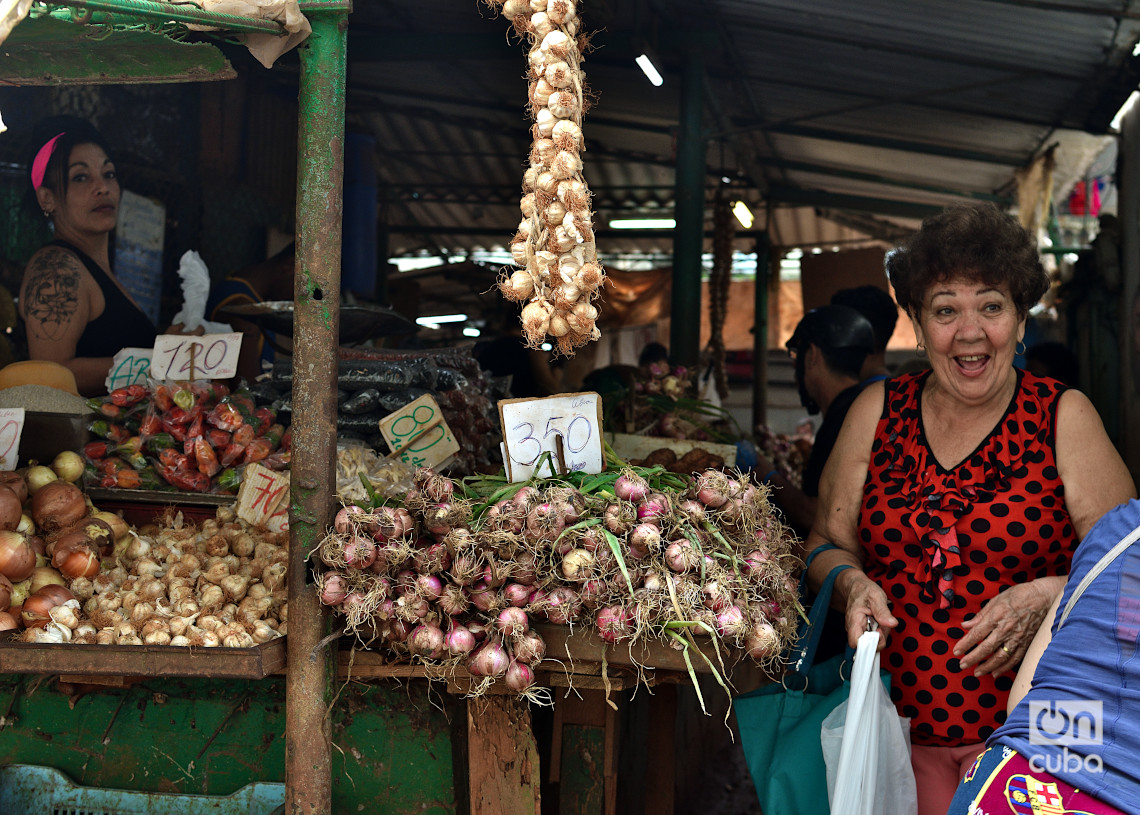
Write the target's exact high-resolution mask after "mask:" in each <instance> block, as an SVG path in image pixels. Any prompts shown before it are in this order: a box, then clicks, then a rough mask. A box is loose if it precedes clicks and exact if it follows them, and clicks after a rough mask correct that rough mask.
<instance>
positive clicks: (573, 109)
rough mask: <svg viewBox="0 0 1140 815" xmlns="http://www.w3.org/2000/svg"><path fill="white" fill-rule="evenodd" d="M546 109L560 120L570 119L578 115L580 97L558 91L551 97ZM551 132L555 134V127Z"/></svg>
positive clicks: (570, 92)
mask: <svg viewBox="0 0 1140 815" xmlns="http://www.w3.org/2000/svg"><path fill="white" fill-rule="evenodd" d="M548 84H549V83H548ZM546 107H547V108H548V109H549V110H550V112H551V113H553V114H554V115H555V116H556V117H558V118H559V119H569V118H571V117H573V116H576V115H577V114H578V97H577V96H576V95H575V94H574V93H573V92H572V91H557V92H555V93H552V94H551V95H550V98H549V100H548V101H547V103H546ZM550 132H551V134H553V133H554V125H551V128H550Z"/></svg>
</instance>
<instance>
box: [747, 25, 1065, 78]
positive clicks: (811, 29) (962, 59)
mask: <svg viewBox="0 0 1140 815" xmlns="http://www.w3.org/2000/svg"><path fill="white" fill-rule="evenodd" d="M781 13H782V14H784V15H785V16H790V15H791V14H792V12H791V10H782V11H781ZM802 15H803V17H804V22H803V23H802V24H799V25H797V24H791V25H780V24H779V23H773V22H769V21H764V22H763V23H761V24H759V25H760V30H762V31H763V32H764V34H766V35H776V36H780V37H794V38H797V39H801V40H808V41H810V42H816V43H830V44H832V45H843V46H848V47H851V48H856V49H858V50H860V51H875V52H879V53H885V54H897V55H899V56H904V57H911V58H913V59H925V60H930V61H931V62H943V63H946V64H948V65H964V66H967V67H970V68H983V69H985V70H988V71H998V72H1001V73H1008V74H1018V73H1025V72H1026V71H1027V70H1031V71H1032V72H1033V73H1036V74H1038V75H1039V76H1044V77H1048V78H1050V79H1065V80H1069V81H1080V80H1081V79H1082V78H1083V77H1082V75H1081V74H1079V73H1075V72H1074V71H1063V70H1059V69H1057V68H1035V69H1027V68H1026V66H1025V65H1024V64H1023V63H1017V62H1001V61H998V60H993V59H979V58H977V57H972V56H970V55H968V54H965V53H962V52H960V51H936V50H934V49H932V48H926V47H919V46H910V45H904V44H903V42H904V40H902V39H899V38H890V39H888V38H883V39H876V40H869V39H868V38H867V37H865V36H864V37H860V36H849V35H839V34H826V33H821V32H820V30H819V22H818V19H816V18H817V15H816V14H815V13H814V12H802ZM809 53H810V52H809ZM1063 62H1064V61H1063V60H1054V61H1053V63H1052V64H1053V65H1058V64H1063Z"/></svg>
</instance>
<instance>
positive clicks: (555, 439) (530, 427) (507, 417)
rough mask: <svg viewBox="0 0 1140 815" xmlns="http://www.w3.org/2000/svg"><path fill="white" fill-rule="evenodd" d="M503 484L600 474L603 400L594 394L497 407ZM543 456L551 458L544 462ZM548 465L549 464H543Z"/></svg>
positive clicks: (511, 401) (508, 402) (506, 402)
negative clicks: (504, 478)
mask: <svg viewBox="0 0 1140 815" xmlns="http://www.w3.org/2000/svg"><path fill="white" fill-rule="evenodd" d="M499 422H500V424H501V425H502V429H503V461H504V465H505V467H506V470H507V478H508V479H509V480H510V481H512V482H517V481H526V480H528V479H529V478H531V477H532V476H534V475H535V474H536V471H537V470H538V469H539V467H541V472H538V473H537V474H538V476H539V477H544V476H548V475H558V474H560V473H567V472H583V473H590V474H594V473H600V472H601V471H602V469H603V467H604V466H605V456H604V454H603V452H602V400H601V397H599V396H598V394H596V393H593V392H586V393H563V394H559V395H558V396H548V397H546V398H544V399H504V400H503V401H501V402H499ZM544 453H549V455H548V456H546V457H545V458H544V455H543V454H544ZM547 462H549V464H547Z"/></svg>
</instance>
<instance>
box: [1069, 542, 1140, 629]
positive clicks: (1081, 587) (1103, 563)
mask: <svg viewBox="0 0 1140 815" xmlns="http://www.w3.org/2000/svg"><path fill="white" fill-rule="evenodd" d="M1137 540H1140V526H1137V527H1136V528H1135V529H1133V530H1132V531H1131V532H1129V533H1128V534H1127V535H1125V536H1124V537H1123V538H1121V539H1120V542H1119V543H1117V544H1116V546H1114V547H1112V548H1111V549H1109V550H1108V551H1107V552H1105V553H1104V557H1102V558H1101V559H1100V560H1098V561H1097V562H1096V565H1095V566H1093V567H1092V568H1091V569H1089V573H1088V574H1086V575H1085V576H1084V578H1083V579H1082V580H1081V582H1080V583H1078V584H1077V587H1076V588H1075V589H1073V594H1072V596H1070V597H1069V602H1068V603H1066V604H1065V610H1064V611H1063V612H1062V613H1061V619H1060V620H1059V621H1058V623H1057V629H1058V630H1060V628H1061V626H1063V625H1064V624H1065V620H1067V619H1068V618H1069V613H1070V612H1071V611H1072V610H1073V604H1074V603H1076V602H1077V600H1078V599H1080V596H1081V595H1082V594H1084V593H1085V589H1087V588H1088V587H1089V585H1090V584H1091V583H1092V582H1093V580H1095V579H1096V577H1097V575H1099V574H1100V573H1101V572H1103V571H1104V570H1105V569H1107V568H1108V567H1109V565H1110V564H1111V563H1112V561H1114V560H1116V559H1117V558H1118V557H1120V555H1121V554H1123V552H1124V550H1125V549H1127V548H1128V547H1129V546H1131V545H1132V544H1134V543H1136V541H1137Z"/></svg>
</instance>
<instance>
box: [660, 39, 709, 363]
mask: <svg viewBox="0 0 1140 815" xmlns="http://www.w3.org/2000/svg"><path fill="white" fill-rule="evenodd" d="M703 84H704V60H703V56H702V52H701V49H700V48H698V47H691V48H689V49H688V51H687V53H686V55H685V64H684V68H683V70H682V73H681V117H680V118H681V121H680V129H679V132H678V133H677V192H676V201H677V204H676V218H677V228H676V230H675V231H674V233H673V296H672V309H671V314H672V319H671V321H670V329H669V354H670V356H671V357H672V358H673V361H674V362H675V363H677V364H679V365H687V366H691V367H695V366H696V365H697V363H698V362H700V354H701V249H702V246H703V243H704V232H705V228H704V227H705V142H704V136H703V134H702V132H701V121H702V112H703V98H702V97H703Z"/></svg>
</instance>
